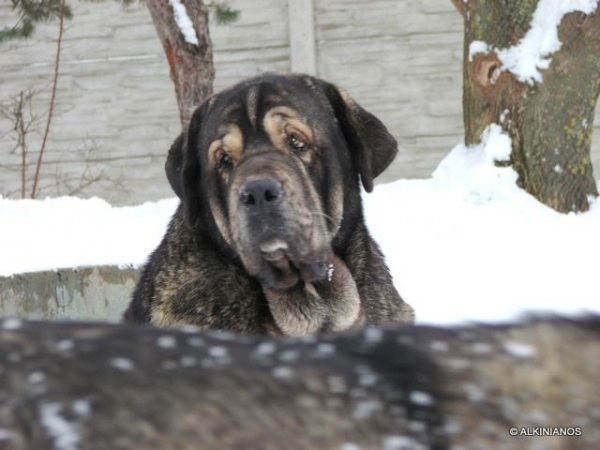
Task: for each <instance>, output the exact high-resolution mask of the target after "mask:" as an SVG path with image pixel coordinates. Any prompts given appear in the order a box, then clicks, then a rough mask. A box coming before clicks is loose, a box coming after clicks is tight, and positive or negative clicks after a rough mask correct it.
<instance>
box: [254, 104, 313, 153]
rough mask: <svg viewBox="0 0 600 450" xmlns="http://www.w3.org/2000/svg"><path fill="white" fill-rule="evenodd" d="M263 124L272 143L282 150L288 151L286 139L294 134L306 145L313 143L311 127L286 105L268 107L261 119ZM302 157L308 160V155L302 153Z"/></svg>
mask: <svg viewBox="0 0 600 450" xmlns="http://www.w3.org/2000/svg"><path fill="white" fill-rule="evenodd" d="M263 126H264V127H265V130H266V131H267V133H268V134H269V136H270V138H271V142H273V145H274V146H275V147H276V148H277V149H279V150H281V151H284V152H286V153H287V152H289V151H290V148H289V144H288V142H287V140H288V139H289V138H290V137H291V136H295V137H297V138H298V139H300V140H301V141H303V142H305V143H306V144H307V146H311V145H313V140H314V136H313V131H312V128H311V127H310V126H309V125H308V124H307V123H306V122H305V121H303V120H302V119H301V118H300V117H299V114H298V113H297V112H296V111H294V110H293V109H292V108H289V107H287V106H276V107H275V108H272V109H270V110H269V111H268V112H267V113H266V114H265V117H264V119H263ZM303 159H307V160H306V162H310V158H309V155H304V158H303Z"/></svg>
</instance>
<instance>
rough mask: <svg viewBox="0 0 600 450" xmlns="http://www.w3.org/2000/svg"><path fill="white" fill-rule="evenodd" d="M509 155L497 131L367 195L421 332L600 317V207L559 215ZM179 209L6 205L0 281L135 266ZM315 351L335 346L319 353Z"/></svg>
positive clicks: (0, 221) (0, 224) (73, 201)
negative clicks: (540, 315)
mask: <svg viewBox="0 0 600 450" xmlns="http://www.w3.org/2000/svg"><path fill="white" fill-rule="evenodd" d="M509 154H510V139H509V138H508V136H506V135H505V134H503V133H502V131H501V129H500V127H498V126H496V125H492V126H490V127H489V128H488V129H487V130H486V131H485V132H484V134H483V136H482V143H481V144H480V145H478V146H476V147H472V148H467V147H465V146H464V145H462V144H461V145H458V146H456V148H454V149H453V150H452V151H451V152H450V154H449V155H448V156H447V157H446V159H445V160H444V161H442V162H441V163H440V165H439V167H438V169H437V170H436V171H435V172H434V174H433V176H432V177H431V178H429V179H423V180H399V181H396V182H394V183H390V184H384V185H378V186H377V187H376V188H375V191H374V192H373V193H372V194H366V193H365V194H364V196H363V198H364V203H365V213H366V220H367V224H368V226H369V228H370V230H371V232H372V234H373V236H374V237H375V239H376V240H377V241H378V242H379V244H380V245H381V247H382V249H383V251H384V253H385V254H386V258H387V262H388V265H389V267H390V269H391V272H392V275H393V277H394V282H395V285H396V287H397V289H398V291H399V292H400V294H401V295H402V297H403V298H404V299H405V300H406V301H407V302H408V303H410V304H411V305H412V306H413V307H414V308H415V310H416V313H417V322H418V323H434V324H456V323H464V322H466V321H474V320H477V321H485V322H498V321H504V320H508V319H514V318H518V317H519V316H520V315H521V314H522V313H523V312H526V311H545V312H556V313H564V314H576V313H580V312H583V311H595V312H600V275H599V272H598V261H599V259H600V239H598V230H600V201H598V200H594V201H593V203H592V204H591V208H590V211H588V212H585V213H580V214H568V215H564V214H559V213H557V212H555V211H553V210H552V209H550V208H548V207H546V206H544V205H542V204H540V203H539V202H537V201H536V200H535V199H534V198H533V197H531V196H530V195H528V194H527V193H525V192H524V191H522V190H521V189H520V188H518V187H517V185H516V178H517V175H516V173H515V172H514V170H513V169H512V168H510V167H497V166H495V165H494V161H496V160H500V161H502V160H506V159H507V158H508V157H509ZM177 204H178V200H177V199H176V198H172V199H167V200H161V201H158V202H152V203H145V204H143V205H140V206H135V207H112V206H110V205H109V204H107V203H106V202H104V201H103V200H100V199H97V198H94V199H89V200H83V199H79V198H70V197H61V198H54V199H45V200H9V199H3V198H1V197H0V249H2V250H1V253H0V276H1V275H3V276H8V275H11V274H16V273H23V272H32V271H39V270H52V269H59V268H64V267H83V266H89V265H100V264H116V265H119V266H129V265H131V266H135V267H138V266H140V265H141V264H143V263H144V262H145V260H146V258H147V257H148V255H149V254H150V252H151V251H152V250H154V248H155V247H156V246H157V245H158V243H159V242H160V240H161V238H162V236H163V234H164V232H165V229H166V226H167V223H168V221H169V219H170V216H171V215H172V214H173V212H174V211H175V208H176V207H177ZM6 326H7V325H6V323H5V324H4V327H6ZM318 351H319V352H320V353H322V354H331V353H333V352H334V351H335V348H334V347H333V346H331V345H330V344H322V346H321V347H319V348H318ZM116 365H117V367H120V366H123V365H121V364H118V363H117V364H116Z"/></svg>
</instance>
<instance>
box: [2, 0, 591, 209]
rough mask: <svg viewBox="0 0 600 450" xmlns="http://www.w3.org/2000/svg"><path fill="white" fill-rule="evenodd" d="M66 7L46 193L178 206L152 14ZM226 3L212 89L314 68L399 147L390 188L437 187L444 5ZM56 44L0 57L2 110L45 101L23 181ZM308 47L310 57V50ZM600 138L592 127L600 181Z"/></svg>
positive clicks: (450, 59) (451, 134) (19, 45)
mask: <svg viewBox="0 0 600 450" xmlns="http://www.w3.org/2000/svg"><path fill="white" fill-rule="evenodd" d="M70 3H71V4H72V7H73V13H74V19H73V20H72V21H70V22H68V24H67V28H66V31H65V35H64V45H63V48H62V61H61V75H60V79H59V85H58V96H57V103H56V111H55V120H54V123H53V126H52V129H51V131H50V138H49V143H48V150H47V154H46V156H45V163H44V166H43V170H42V183H41V184H42V192H41V195H42V196H45V195H57V194H68V193H70V192H75V193H77V194H78V195H81V196H91V195H98V196H100V197H102V198H105V199H107V200H108V201H110V202H111V203H113V204H134V203H139V202H141V201H145V200H156V199H158V198H163V197H167V196H171V195H172V193H171V191H170V189H169V187H168V184H167V182H166V180H165V177H164V173H163V162H164V158H165V153H166V150H167V149H168V147H169V145H170V143H171V142H172V140H173V139H174V138H175V137H176V136H177V134H178V133H179V132H180V125H179V122H178V117H179V115H178V112H177V108H176V104H175V95H174V92H173V87H172V84H171V81H170V80H169V73H168V67H167V64H166V62H165V59H164V56H163V52H162V49H161V47H160V43H159V41H158V38H157V37H156V33H155V30H154V28H153V26H152V23H151V20H150V17H149V14H148V12H147V11H146V10H145V8H144V7H143V5H142V3H137V2H136V3H134V4H133V5H132V6H130V7H127V8H125V9H123V8H122V7H121V6H120V5H119V4H118V3H117V2H114V1H105V2H89V1H81V0H72V1H71V2H70ZM228 3H229V4H230V6H231V7H233V8H235V9H237V10H239V11H240V12H241V17H240V20H239V21H238V22H236V23H235V24H232V25H226V26H225V25H216V24H214V23H213V24H212V25H211V36H212V40H213V43H214V49H215V65H216V73H217V78H216V81H215V88H216V89H217V90H219V89H221V88H223V87H225V86H228V85H230V84H232V83H234V82H236V81H238V80H240V79H242V78H245V77H249V76H252V75H256V74H258V73H261V72H264V71H289V70H290V69H298V68H299V69H300V70H309V71H310V70H312V69H311V68H312V67H314V70H315V72H316V74H317V75H318V76H321V77H323V78H326V79H329V80H331V81H333V82H336V83H338V84H339V85H341V86H342V87H344V88H346V89H347V90H348V91H349V92H350V93H351V94H352V95H353V96H354V97H355V98H356V99H357V100H358V101H359V102H360V103H362V104H363V105H364V106H365V107H367V108H368V109H370V110H372V111H373V112H374V113H375V114H377V115H379V116H380V117H381V118H382V119H383V121H384V122H385V123H386V124H387V125H388V126H389V127H390V129H391V130H392V132H393V134H394V135H395V137H396V138H397V139H398V141H399V143H400V146H401V153H400V155H399V157H398V158H397V160H396V162H395V163H394V164H393V166H392V167H391V169H390V170H389V171H388V172H387V173H386V174H384V176H383V177H382V180H384V181H385V180H392V179H396V178H400V177H403V178H404V177H427V176H429V175H430V174H431V171H432V170H433V169H434V168H435V167H436V165H437V164H438V163H439V161H440V160H441V159H442V158H443V157H444V156H445V155H446V154H447V153H448V152H449V150H450V149H451V148H452V147H453V146H454V145H455V144H456V143H457V142H459V141H460V140H461V139H462V134H463V132H462V112H461V83H462V82H461V59H462V19H461V18H460V16H459V14H458V13H457V12H456V11H454V9H453V7H452V5H451V2H450V0H404V1H397V0H393V1H392V0H288V1H287V2H286V1H283V0H231V1H229V2H228ZM307 3H310V4H312V11H313V15H312V17H310V8H307V7H306V4H307ZM288 4H289V6H288ZM9 5H10V2H0V26H3V25H8V24H10V23H13V22H12V20H13V19H14V14H13V12H12V11H11V9H10V7H9ZM307 14H309V16H307ZM213 22H214V21H213ZM306 26H309V27H311V26H312V27H313V29H312V31H311V30H310V29H309V30H307V29H306ZM56 36H57V23H56V22H54V23H50V24H47V25H44V26H40V27H39V29H38V31H37V32H36V34H35V36H34V37H33V38H32V39H30V40H28V41H22V42H13V43H10V44H4V45H3V46H2V51H1V52H0V101H2V100H5V99H7V98H8V97H9V96H12V95H14V94H16V93H17V92H18V91H20V90H26V89H35V90H37V91H39V93H38V94H37V95H36V97H35V101H34V104H33V112H34V114H35V115H37V116H38V121H37V122H36V123H35V125H34V126H33V127H32V132H31V135H30V139H31V140H30V152H31V154H30V157H29V162H30V164H29V165H28V169H27V170H28V177H29V178H31V177H32V176H33V170H34V167H33V165H34V162H35V158H36V156H37V155H36V154H35V152H36V151H37V150H38V148H39V142H40V139H41V134H42V131H43V119H44V117H45V112H46V109H47V102H48V98H49V95H50V81H51V77H52V71H53V57H54V52H55V44H54V41H55V39H56ZM290 36H292V37H290ZM312 39H314V41H315V42H314V44H315V45H314V46H311V45H308V44H307V40H308V41H311V42H309V43H312ZM312 53H314V61H312V60H311V61H309V59H311V58H313V56H310V55H311V54H312ZM294 55H299V56H296V57H295V59H294V58H293V56H294ZM307 55H308V56H307ZM313 63H314V64H313ZM597 123H598V120H597ZM10 129H11V123H10V121H9V120H7V119H6V118H1V117H0V158H1V159H0V194H1V195H4V196H7V195H10V196H17V195H18V193H19V188H20V155H19V154H18V153H15V152H13V151H12V150H13V147H14V141H13V135H12V134H11V133H10ZM598 130H599V128H598V125H597V127H596V134H595V136H594V150H593V159H594V163H595V167H596V173H597V174H598V173H600V132H598ZM95 179H97V181H93V180H95ZM88 183H91V184H90V185H89V186H87V184H88ZM81 187H83V188H84V189H83V191H82V192H78V189H79V188H81Z"/></svg>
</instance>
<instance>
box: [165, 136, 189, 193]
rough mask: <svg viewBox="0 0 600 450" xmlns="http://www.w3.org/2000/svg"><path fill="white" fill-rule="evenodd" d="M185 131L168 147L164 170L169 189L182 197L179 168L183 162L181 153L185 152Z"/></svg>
mask: <svg viewBox="0 0 600 450" xmlns="http://www.w3.org/2000/svg"><path fill="white" fill-rule="evenodd" d="M185 138H186V133H185V132H183V133H181V134H180V135H179V136H178V137H177V139H175V142H173V144H172V145H171V148H169V153H167V161H166V162H165V172H166V173H167V180H169V184H170V185H171V189H173V191H175V194H177V197H179V198H183V185H182V182H181V169H182V164H183V154H184V153H185V146H186V142H185Z"/></svg>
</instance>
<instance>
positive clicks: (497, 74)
mask: <svg viewBox="0 0 600 450" xmlns="http://www.w3.org/2000/svg"><path fill="white" fill-rule="evenodd" d="M452 2H453V3H454V5H455V6H456V7H457V9H458V10H459V11H460V12H461V13H462V15H463V17H464V19H465V38H464V69H463V70H464V87H463V89H464V90H463V111H464V122H465V142H466V144H467V145H473V144H477V143H479V140H480V136H481V133H482V131H483V130H484V129H485V128H486V127H487V126H488V125H490V124H492V123H498V124H500V125H501V126H502V128H503V130H504V131H505V132H507V133H508V135H509V136H510V137H511V140H512V145H513V149H512V155H511V164H512V165H513V167H514V169H515V170H516V171H517V173H518V175H519V184H520V186H521V187H522V188H524V189H525V190H526V191H527V192H529V193H531V194H532V195H534V196H535V197H536V198H537V199H538V200H540V201H541V202H543V203H545V204H546V205H548V206H550V207H552V208H554V209H555V210H557V211H560V212H571V211H586V210H588V209H589V204H588V201H589V196H597V195H598V190H597V187H596V182H595V180H594V176H593V172H592V163H591V157H590V147H591V139H592V130H593V124H594V112H595V108H596V102H597V99H598V94H599V93H600V56H599V55H600V7H598V8H597V9H596V11H595V12H594V13H592V14H590V15H585V14H583V13H581V12H574V13H569V14H567V15H565V16H564V17H563V20H562V22H561V23H560V26H559V29H558V36H559V39H560V41H561V42H562V46H561V48H560V50H559V51H557V52H555V53H553V54H551V55H549V56H548V58H550V59H551V64H550V66H549V67H548V69H546V70H540V73H541V75H542V80H541V81H532V82H524V81H519V79H517V77H516V76H515V75H513V74H512V73H511V72H509V71H507V70H503V63H502V62H501V61H500V59H499V57H498V54H497V52H496V49H506V48H509V47H511V46H514V45H515V44H517V43H518V42H519V41H520V40H521V39H522V38H523V37H524V36H525V34H526V33H527V31H528V30H529V28H530V26H531V19H532V17H533V13H534V11H535V9H536V7H537V3H538V1H537V0H534V1H527V2H525V1H523V0H452ZM474 41H483V42H485V43H487V44H488V50H487V51H484V52H481V53H477V54H475V55H472V54H471V55H470V48H471V43H472V42H474ZM470 56H471V57H470Z"/></svg>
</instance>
